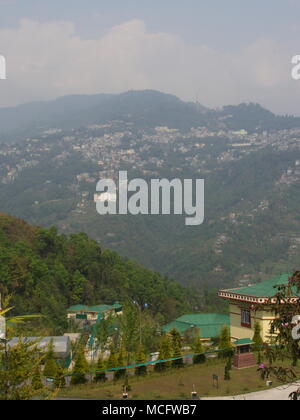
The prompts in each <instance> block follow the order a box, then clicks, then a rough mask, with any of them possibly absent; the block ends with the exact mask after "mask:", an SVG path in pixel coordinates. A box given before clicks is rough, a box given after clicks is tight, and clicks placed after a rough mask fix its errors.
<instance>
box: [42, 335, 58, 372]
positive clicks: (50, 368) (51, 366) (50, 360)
mask: <svg viewBox="0 0 300 420" xmlns="http://www.w3.org/2000/svg"><path fill="white" fill-rule="evenodd" d="M57 368H58V366H57V363H56V361H55V358H54V347H53V342H52V341H51V342H50V344H49V349H48V352H47V356H46V363H45V368H44V371H43V375H44V376H45V377H46V378H51V379H54V378H55V376H56V374H57Z"/></svg>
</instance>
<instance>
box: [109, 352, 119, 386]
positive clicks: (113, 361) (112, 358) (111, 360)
mask: <svg viewBox="0 0 300 420" xmlns="http://www.w3.org/2000/svg"><path fill="white" fill-rule="evenodd" d="M116 367H118V360H117V356H116V352H115V350H114V348H111V349H110V355H109V358H108V361H107V368H108V369H115V368H116ZM112 372H113V378H114V380H115V379H116V371H112Z"/></svg>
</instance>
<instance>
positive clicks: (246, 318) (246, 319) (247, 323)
mask: <svg viewBox="0 0 300 420" xmlns="http://www.w3.org/2000/svg"><path fill="white" fill-rule="evenodd" d="M241 317H242V322H241V325H242V327H246V328H251V313H250V311H245V310H243V309H242V313H241Z"/></svg>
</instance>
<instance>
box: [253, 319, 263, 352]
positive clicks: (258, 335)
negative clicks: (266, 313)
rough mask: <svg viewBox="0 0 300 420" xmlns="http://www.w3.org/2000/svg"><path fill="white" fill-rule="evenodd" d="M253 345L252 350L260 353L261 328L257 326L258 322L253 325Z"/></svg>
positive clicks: (261, 341)
mask: <svg viewBox="0 0 300 420" xmlns="http://www.w3.org/2000/svg"><path fill="white" fill-rule="evenodd" d="M252 341H253V342H254V345H253V350H254V351H260V350H261V349H262V346H263V344H264V342H263V339H262V337H261V326H260V324H259V322H256V323H255V326H254V336H253V340H252Z"/></svg>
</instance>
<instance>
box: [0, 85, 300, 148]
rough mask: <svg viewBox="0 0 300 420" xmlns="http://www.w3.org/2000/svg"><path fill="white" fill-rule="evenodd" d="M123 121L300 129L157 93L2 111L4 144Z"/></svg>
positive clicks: (251, 108) (74, 98)
mask: <svg viewBox="0 0 300 420" xmlns="http://www.w3.org/2000/svg"><path fill="white" fill-rule="evenodd" d="M111 120H122V121H128V122H131V123H134V124H135V125H136V126H143V127H145V126H148V127H155V126H161V125H164V126H168V127H169V128H179V129H182V130H186V129H189V128H190V127H199V126H210V127H212V128H216V129H218V128H222V127H223V126H226V127H227V128H232V129H241V128H245V129H247V130H249V131H255V130H265V129H284V128H292V127H300V118H297V117H293V116H276V115H275V114H273V113H272V112H270V111H268V110H266V109H264V108H262V107H261V106H260V105H258V104H251V103H250V104H240V105H237V106H225V107H224V108H222V109H221V110H209V109H208V108H205V107H204V106H202V105H200V104H196V103H192V102H184V101H182V100H180V99H179V98H177V97H176V96H174V95H170V94H165V93H162V92H158V91H155V90H143V91H129V92H125V93H121V94H115V95H112V94H95V95H70V96H64V97H61V98H58V99H56V100H53V101H45V102H32V103H28V104H23V105H19V106H16V107H11V108H0V141H1V142H6V141H8V142H10V141H14V140H22V139H24V138H26V137H30V136H31V135H33V134H36V132H37V131H42V130H47V129H49V128H61V129H71V128H80V127H82V126H86V125H89V124H97V123H98V124H100V123H102V124H103V123H105V122H108V121H111Z"/></svg>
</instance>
